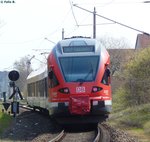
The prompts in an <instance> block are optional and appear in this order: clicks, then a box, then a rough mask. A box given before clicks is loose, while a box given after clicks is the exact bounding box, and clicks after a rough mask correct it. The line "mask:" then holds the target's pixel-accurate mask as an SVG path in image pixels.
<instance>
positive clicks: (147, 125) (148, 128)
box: [144, 121, 150, 135]
mask: <svg viewBox="0 0 150 142" xmlns="http://www.w3.org/2000/svg"><path fill="white" fill-rule="evenodd" d="M144 132H145V133H146V134H148V135H150V121H148V122H146V123H145V124H144Z"/></svg>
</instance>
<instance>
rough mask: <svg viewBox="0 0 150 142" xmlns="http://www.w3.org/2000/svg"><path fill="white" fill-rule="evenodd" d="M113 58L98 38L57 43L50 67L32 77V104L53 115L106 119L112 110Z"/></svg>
mask: <svg viewBox="0 0 150 142" xmlns="http://www.w3.org/2000/svg"><path fill="white" fill-rule="evenodd" d="M109 64H110V56H109V54H108V52H107V50H106V49H105V48H104V47H103V46H102V45H101V43H100V42H99V41H97V40H96V39H91V38H85V37H73V38H69V39H64V40H62V41H60V42H58V43H57V44H56V46H55V47H54V48H53V50H52V51H51V53H50V54H49V56H48V59H47V67H46V68H45V69H40V70H39V71H35V72H33V73H31V74H30V75H29V76H28V78H27V82H28V97H27V101H28V104H29V105H30V106H32V107H34V108H38V109H40V110H48V112H49V114H50V115H52V116H58V117H61V116H62V117H66V116H86V117H88V116H90V117H93V118H94V117H98V118H100V117H103V116H107V115H108V114H109V113H110V111H111V105H112V96H111V85H110V71H109Z"/></svg>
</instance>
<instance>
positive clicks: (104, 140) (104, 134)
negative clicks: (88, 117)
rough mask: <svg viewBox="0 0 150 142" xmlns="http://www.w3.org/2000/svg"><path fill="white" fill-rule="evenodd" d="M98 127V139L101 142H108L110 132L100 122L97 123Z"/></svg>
mask: <svg viewBox="0 0 150 142" xmlns="http://www.w3.org/2000/svg"><path fill="white" fill-rule="evenodd" d="M98 129H99V131H100V136H99V140H100V141H101V142H110V134H109V132H108V130H107V129H106V128H105V127H104V126H102V125H101V124H100V125H98Z"/></svg>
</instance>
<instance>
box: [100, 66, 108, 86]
mask: <svg viewBox="0 0 150 142" xmlns="http://www.w3.org/2000/svg"><path fill="white" fill-rule="evenodd" d="M101 83H103V84H105V85H109V84H110V70H109V68H106V70H105V72H104V75H103V78H102V81H101Z"/></svg>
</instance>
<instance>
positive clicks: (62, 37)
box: [62, 28, 64, 39]
mask: <svg viewBox="0 0 150 142" xmlns="http://www.w3.org/2000/svg"><path fill="white" fill-rule="evenodd" d="M62 39H64V28H63V29H62Z"/></svg>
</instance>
